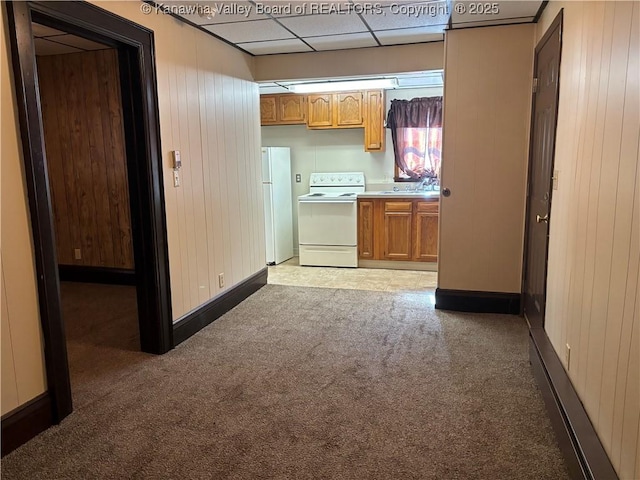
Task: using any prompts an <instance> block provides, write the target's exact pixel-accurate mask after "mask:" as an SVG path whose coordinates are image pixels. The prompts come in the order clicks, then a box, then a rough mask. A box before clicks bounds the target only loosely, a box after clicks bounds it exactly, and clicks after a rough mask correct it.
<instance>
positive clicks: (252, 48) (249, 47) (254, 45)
mask: <svg viewBox="0 0 640 480" xmlns="http://www.w3.org/2000/svg"><path fill="white" fill-rule="evenodd" d="M238 46H239V47H240V48H242V49H243V50H246V51H247V52H249V53H252V54H254V55H271V54H276V53H299V52H312V51H313V50H312V49H311V48H310V47H309V46H308V45H306V44H305V43H304V42H302V41H301V40H298V39H297V38H292V39H288V40H273V41H268V42H248V43H239V44H238Z"/></svg>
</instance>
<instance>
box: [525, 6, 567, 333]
mask: <svg viewBox="0 0 640 480" xmlns="http://www.w3.org/2000/svg"><path fill="white" fill-rule="evenodd" d="M563 12H564V9H560V12H558V15H556V18H554V19H553V22H551V25H549V28H547V31H546V32H545V33H544V35H543V36H542V38H541V39H540V41H539V42H538V44H537V45H536V48H535V52H534V56H533V78H535V75H536V71H537V70H538V54H539V53H540V50H541V49H542V47H543V46H544V44H545V43H546V42H547V41H548V40H549V38H550V37H551V34H552V33H553V31H554V30H555V29H556V28H559V29H560V58H559V62H558V65H559V67H560V66H561V65H562V32H563V18H564V17H563V15H564V14H563ZM559 101H560V68H558V88H557V90H556V101H555V104H556V105H555V106H556V115H555V124H554V125H553V145H552V146H551V151H552V152H553V157H552V158H551V173H552V175H551V177H549V222H548V223H547V246H546V249H545V253H544V298H545V302H544V306H543V311H542V324H541V325H531V324H529V328H544V318H545V314H546V308H547V302H546V298H547V274H548V271H549V268H548V267H549V265H548V263H549V241H548V237H549V235H548V229H549V228H550V226H551V211H552V210H551V204H552V200H553V172H554V168H555V159H556V137H557V132H558V110H559ZM535 107H536V93H535V92H532V94H531V120H530V123H529V164H528V167H527V199H526V200H527V205H526V211H525V217H524V218H525V225H524V248H523V251H522V280H521V288H520V290H521V294H520V314H521V315H522V316H523V317H525V319H526V320H527V322H528V323H529V319H528V318H526V316H525V315H524V306H525V300H526V291H525V285H526V279H527V268H528V262H527V258H528V255H527V254H528V252H529V221H528V219H529V214H530V212H531V171H532V169H533V141H534V134H535V116H536V110H535Z"/></svg>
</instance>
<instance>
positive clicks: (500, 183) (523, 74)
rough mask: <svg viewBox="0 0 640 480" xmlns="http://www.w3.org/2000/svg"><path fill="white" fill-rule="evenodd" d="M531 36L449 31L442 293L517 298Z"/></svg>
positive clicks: (529, 30) (517, 30) (520, 30)
mask: <svg viewBox="0 0 640 480" xmlns="http://www.w3.org/2000/svg"><path fill="white" fill-rule="evenodd" d="M534 31H535V26H534V25H532V24H528V25H511V26H500V27H486V28H471V29H465V30H450V31H448V32H447V33H446V40H445V42H446V57H445V71H446V75H445V85H444V128H443V134H444V139H443V152H442V158H443V161H442V181H441V186H442V187H446V188H449V189H450V190H451V196H450V197H447V198H443V199H442V200H441V202H440V209H441V212H440V248H439V250H440V251H439V255H438V272H439V275H438V286H439V287H440V288H445V289H452V290H478V291H489V292H509V293H520V285H521V281H522V249H523V238H524V212H525V198H526V176H527V164H528V155H529V122H530V120H531V114H530V111H531V85H532V78H533V43H534Z"/></svg>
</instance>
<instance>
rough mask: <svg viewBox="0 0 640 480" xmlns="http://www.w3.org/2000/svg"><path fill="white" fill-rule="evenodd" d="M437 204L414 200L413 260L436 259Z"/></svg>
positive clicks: (425, 260) (432, 260) (428, 260)
mask: <svg viewBox="0 0 640 480" xmlns="http://www.w3.org/2000/svg"><path fill="white" fill-rule="evenodd" d="M438 206H439V205H438V202H416V210H415V212H414V221H415V225H414V230H413V231H414V235H415V237H414V242H413V244H414V250H413V252H414V255H413V259H414V260H418V261H421V262H437V261H438Z"/></svg>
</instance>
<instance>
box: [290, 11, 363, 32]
mask: <svg viewBox="0 0 640 480" xmlns="http://www.w3.org/2000/svg"><path fill="white" fill-rule="evenodd" d="M279 21H280V22H282V24H283V25H284V26H285V27H287V28H288V29H289V30H291V31H292V32H293V33H295V34H296V35H298V36H299V37H319V36H324V35H327V34H331V35H338V34H341V33H359V32H366V31H367V27H366V26H365V24H364V23H362V20H360V17H359V16H358V15H356V14H355V13H354V14H345V15H335V14H334V15H307V16H304V17H286V18H280V19H279Z"/></svg>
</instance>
